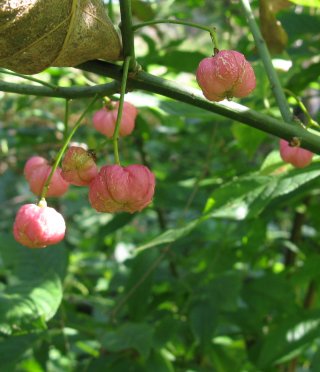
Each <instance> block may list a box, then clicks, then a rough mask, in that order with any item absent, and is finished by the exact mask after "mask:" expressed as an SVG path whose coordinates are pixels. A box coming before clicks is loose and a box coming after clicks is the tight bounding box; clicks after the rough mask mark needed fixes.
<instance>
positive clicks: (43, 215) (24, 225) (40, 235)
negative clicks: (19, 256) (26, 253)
mask: <svg viewBox="0 0 320 372" xmlns="http://www.w3.org/2000/svg"><path fill="white" fill-rule="evenodd" d="M65 230H66V224H65V222H64V219H63V217H62V215H61V214H60V213H58V212H57V211H56V210H55V209H53V208H50V207H47V206H46V204H45V203H44V204H43V203H42V206H38V205H36V204H25V205H23V206H22V207H21V208H20V209H19V210H18V213H17V215H16V218H15V221H14V225H13V235H14V238H15V239H16V241H17V242H19V243H20V244H22V245H24V246H26V247H28V248H44V247H46V246H47V245H52V244H56V243H58V242H60V241H61V240H62V239H63V238H64V235H65Z"/></svg>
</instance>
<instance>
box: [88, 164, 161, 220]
mask: <svg viewBox="0 0 320 372" xmlns="http://www.w3.org/2000/svg"><path fill="white" fill-rule="evenodd" d="M154 188H155V177H154V174H153V173H152V172H151V171H150V170H149V169H148V168H147V167H145V166H144V165H139V164H138V165H129V166H128V167H121V166H120V165H106V166H104V167H102V168H101V169H100V172H99V174H98V175H97V177H96V178H95V179H94V180H93V181H92V182H91V183H90V189H89V201H90V203H91V205H92V207H93V208H94V209H96V210H97V211H98V212H108V213H114V212H130V213H134V212H138V211H141V210H142V209H143V208H145V207H146V206H147V205H148V204H149V203H150V202H151V200H152V197H153V194H154Z"/></svg>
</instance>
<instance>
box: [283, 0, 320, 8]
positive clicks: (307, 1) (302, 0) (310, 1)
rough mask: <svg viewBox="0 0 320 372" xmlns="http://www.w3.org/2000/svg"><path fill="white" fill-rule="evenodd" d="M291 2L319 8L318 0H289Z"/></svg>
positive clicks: (319, 0)
mask: <svg viewBox="0 0 320 372" xmlns="http://www.w3.org/2000/svg"><path fill="white" fill-rule="evenodd" d="M289 1H290V2H291V3H294V4H297V5H302V6H311V7H313V8H320V0H289Z"/></svg>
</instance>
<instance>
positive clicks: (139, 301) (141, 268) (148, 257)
mask: <svg viewBox="0 0 320 372" xmlns="http://www.w3.org/2000/svg"><path fill="white" fill-rule="evenodd" d="M156 258H157V252H156V251H154V250H151V251H145V252H142V253H141V254H139V255H138V256H136V257H135V258H134V259H133V265H132V269H131V272H130V275H129V278H128V281H127V284H126V291H125V293H124V296H125V295H126V293H131V291H132V290H134V291H133V292H132V293H131V296H130V297H129V299H128V301H127V305H128V308H129V313H130V315H131V318H132V319H134V320H135V321H139V320H142V319H143V318H144V317H145V315H146V311H147V308H148V300H149V295H150V293H151V288H152V283H153V271H152V272H151V273H149V274H148V275H146V273H148V270H149V268H150V266H152V264H153V262H154V261H155V260H156Z"/></svg>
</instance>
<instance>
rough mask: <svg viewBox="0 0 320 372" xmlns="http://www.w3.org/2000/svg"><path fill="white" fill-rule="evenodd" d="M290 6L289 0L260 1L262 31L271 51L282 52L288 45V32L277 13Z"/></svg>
mask: <svg viewBox="0 0 320 372" xmlns="http://www.w3.org/2000/svg"><path fill="white" fill-rule="evenodd" d="M289 6H290V2H289V1H287V0H260V1H259V13H260V24H261V32H262V35H263V37H264V39H265V41H266V43H267V45H268V48H269V50H270V52H271V53H274V54H277V53H281V52H283V50H284V49H285V48H286V46H287V43H288V35H287V32H286V31H285V29H284V28H283V27H282V25H281V23H280V21H279V20H277V18H276V14H277V12H279V11H280V10H282V9H285V8H287V7H289Z"/></svg>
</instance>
